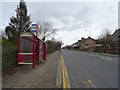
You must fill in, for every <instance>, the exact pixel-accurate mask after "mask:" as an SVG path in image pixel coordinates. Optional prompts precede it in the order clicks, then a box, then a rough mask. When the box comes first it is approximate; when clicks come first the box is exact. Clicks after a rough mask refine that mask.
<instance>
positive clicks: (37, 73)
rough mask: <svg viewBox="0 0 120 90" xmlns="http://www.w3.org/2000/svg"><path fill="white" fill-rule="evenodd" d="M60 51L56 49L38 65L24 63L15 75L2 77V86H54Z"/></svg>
mask: <svg viewBox="0 0 120 90" xmlns="http://www.w3.org/2000/svg"><path fill="white" fill-rule="evenodd" d="M59 58H60V53H59V52H58V51H56V52H55V53H52V54H50V55H48V56H47V60H46V61H44V62H42V63H40V64H39V65H36V66H35V68H34V69H33V68H32V66H31V65H22V66H19V67H18V68H17V71H16V72H15V73H14V74H13V75H9V76H6V77H4V76H3V78H2V88H54V85H55V81H56V74H57V68H58V63H59Z"/></svg>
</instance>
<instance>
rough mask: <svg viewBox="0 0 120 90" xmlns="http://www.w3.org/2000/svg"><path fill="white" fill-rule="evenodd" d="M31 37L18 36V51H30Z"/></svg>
mask: <svg viewBox="0 0 120 90" xmlns="http://www.w3.org/2000/svg"><path fill="white" fill-rule="evenodd" d="M32 45H33V37H30V36H29V37H20V53H32V47H33V46H32Z"/></svg>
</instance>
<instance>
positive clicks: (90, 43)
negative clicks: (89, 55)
mask: <svg viewBox="0 0 120 90" xmlns="http://www.w3.org/2000/svg"><path fill="white" fill-rule="evenodd" d="M78 44H79V48H80V49H83V50H90V51H94V49H95V46H96V42H95V40H94V39H92V38H91V37H88V38H87V39H85V38H82V39H81V40H78Z"/></svg>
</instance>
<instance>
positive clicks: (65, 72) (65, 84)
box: [61, 56, 71, 88]
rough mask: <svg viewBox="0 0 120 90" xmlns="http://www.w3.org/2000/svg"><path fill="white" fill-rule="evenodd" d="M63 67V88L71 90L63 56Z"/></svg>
mask: <svg viewBox="0 0 120 90" xmlns="http://www.w3.org/2000/svg"><path fill="white" fill-rule="evenodd" d="M61 66H62V78H63V88H71V86H70V83H69V79H68V74H67V70H66V66H65V63H64V58H63V56H61Z"/></svg>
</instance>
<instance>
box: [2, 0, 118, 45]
mask: <svg viewBox="0 0 120 90" xmlns="http://www.w3.org/2000/svg"><path fill="white" fill-rule="evenodd" d="M85 1H86V0H85ZM88 1H89V0H88ZM110 1H111V2H109V1H108V0H102V2H97V0H96V1H95V0H94V1H93V2H87V1H86V2H82V0H81V2H27V8H28V12H29V14H31V19H32V21H33V22H36V21H41V20H44V21H49V22H51V23H52V25H53V26H54V27H57V28H59V31H58V32H57V35H56V36H55V37H56V38H57V39H61V40H62V41H63V43H64V45H66V44H72V43H74V42H76V41H77V40H79V39H81V37H85V38H87V37H88V36H89V35H90V36H91V37H92V38H94V39H96V38H97V37H98V36H99V35H100V34H101V33H102V31H103V30H104V29H105V28H108V29H109V30H110V31H111V33H113V32H114V31H115V28H118V0H110ZM17 4H18V2H2V21H3V22H2V26H0V28H2V27H5V26H6V25H8V22H9V18H10V17H11V16H15V9H16V7H17Z"/></svg>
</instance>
